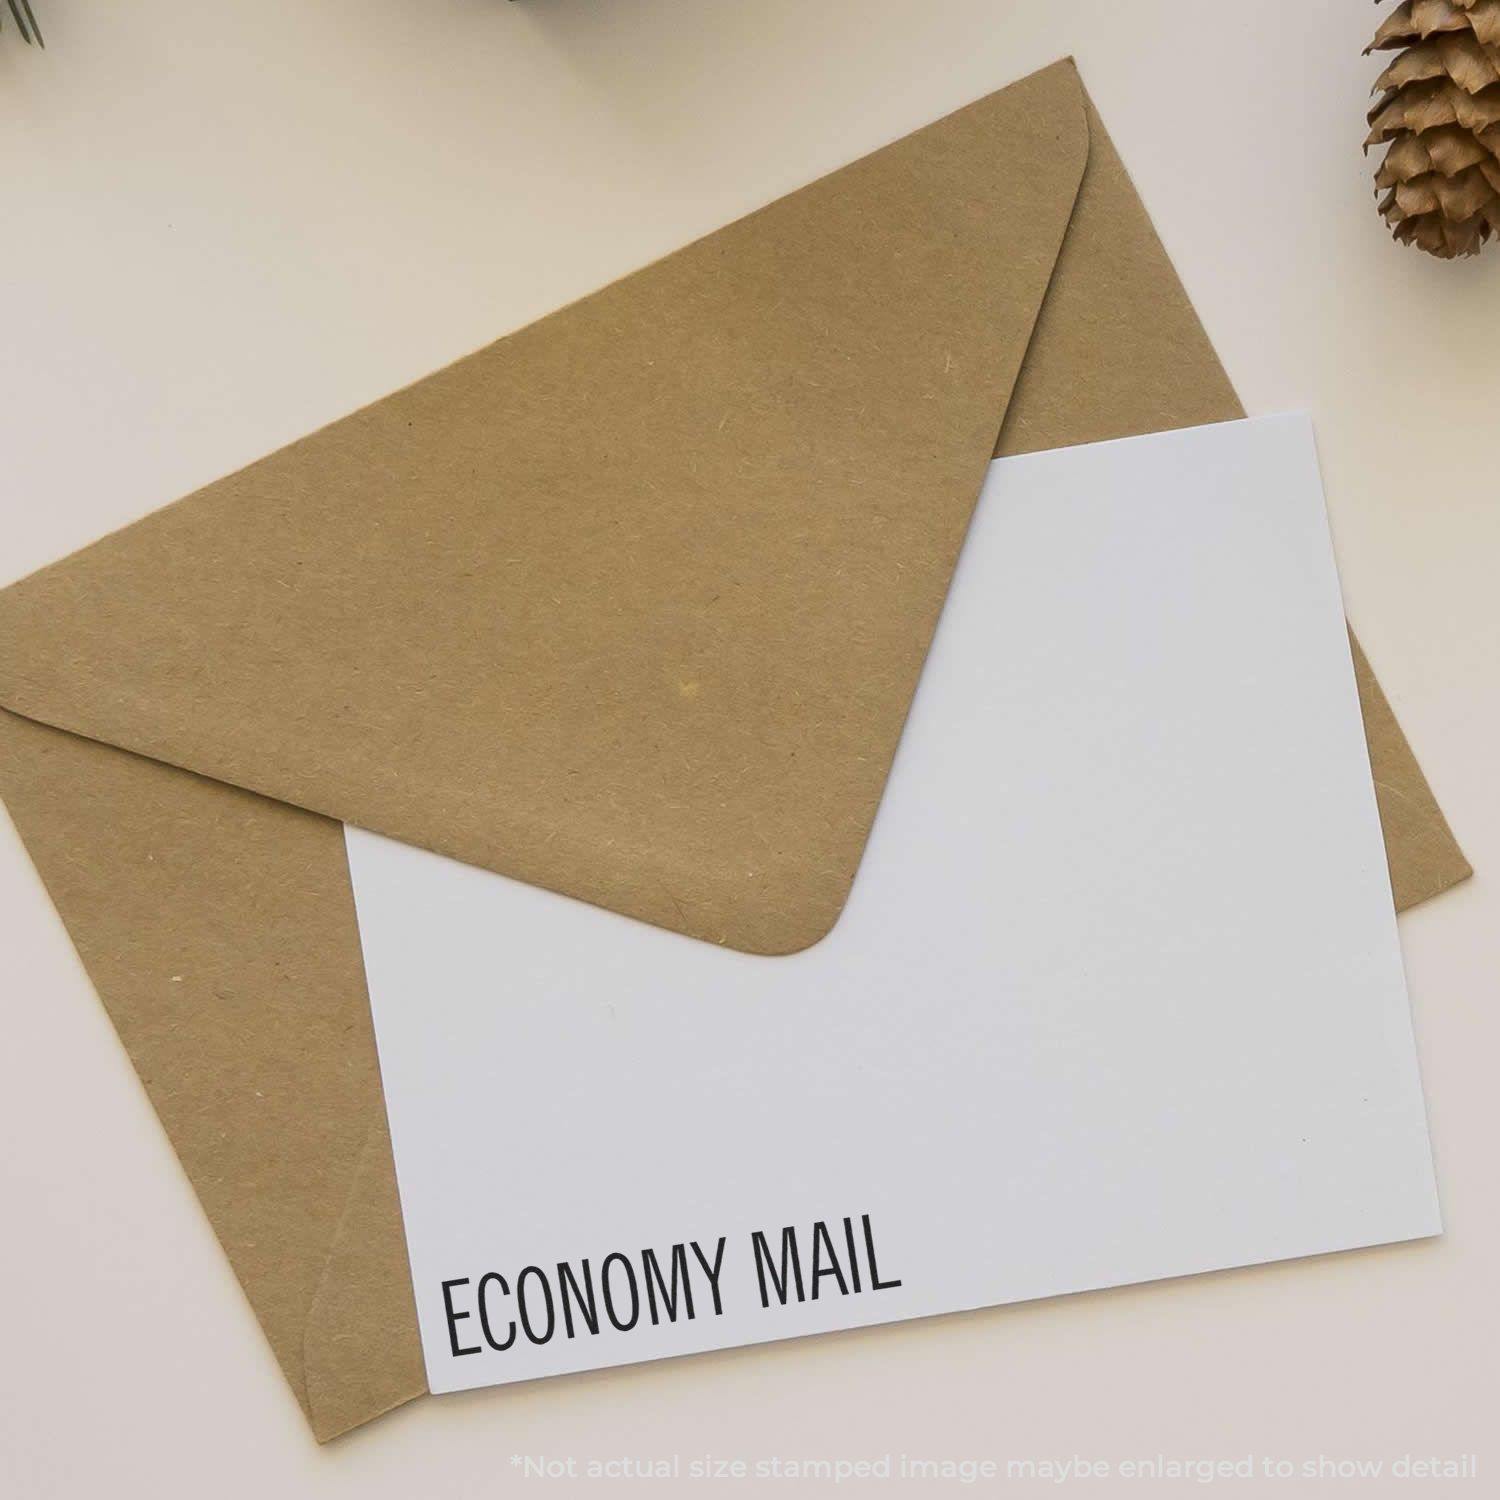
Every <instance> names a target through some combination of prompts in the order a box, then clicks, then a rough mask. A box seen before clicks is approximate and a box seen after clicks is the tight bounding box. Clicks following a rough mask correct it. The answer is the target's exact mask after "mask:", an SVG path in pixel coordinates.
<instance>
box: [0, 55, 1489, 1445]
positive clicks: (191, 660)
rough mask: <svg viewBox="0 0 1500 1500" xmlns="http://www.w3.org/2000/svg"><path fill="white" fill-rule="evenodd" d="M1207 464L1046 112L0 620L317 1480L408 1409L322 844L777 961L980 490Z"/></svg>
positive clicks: (874, 793) (1221, 388) (1421, 802)
mask: <svg viewBox="0 0 1500 1500" xmlns="http://www.w3.org/2000/svg"><path fill="white" fill-rule="evenodd" d="M1240 415H1242V412H1241V408H1240V406H1239V403H1238V401H1237V400H1236V398H1235V395H1234V393H1233V391H1232V389H1231V387H1230V385H1229V382H1228V380H1227V378H1226V376H1225V374H1224V372H1223V370H1222V368H1221V367H1220V365H1219V362H1218V360H1217V358H1216V357H1215V355H1214V352H1213V350H1212V348H1211V346H1210V345H1209V343H1208V341H1207V339H1206V337H1205V335H1204V333H1203V331H1202V328H1201V326H1200V325H1199V323H1198V321H1197V318H1196V316H1195V315H1194V313H1193V311H1192V308H1191V306H1190V305H1189V303H1188V301H1187V298H1186V295H1185V294H1184V292H1183V290H1182V287H1181V285H1180V284H1179V282H1178V280H1177V278H1176V276H1175V274H1174V272H1173V270H1172V267H1171V265H1170V263H1169V261H1168V260H1167V257H1166V255H1165V252H1164V251H1163V249H1162V247H1161V245H1160V242H1159V241H1158V239H1157V238H1156V235H1155V233H1154V231H1153V229H1152V227H1151V224H1150V221H1149V219H1148V218H1147V216H1146V213H1145V210H1144V209H1143V207H1142V206H1141V204H1140V201H1139V199H1138V198H1137V197H1136V195H1135V192H1134V190H1133V188H1132V187H1131V185H1130V181H1129V178H1128V177H1127V175H1126V173H1125V171H1124V168H1123V166H1122V165H1121V163H1120V161H1119V158H1118V157H1117V156H1116V154H1115V152H1114V150H1113V148H1112V146H1111V145H1110V143H1109V140H1108V138H1107V136H1106V135H1105V134H1104V131H1103V129H1102V127H1101V125H1100V124H1099V121H1098V119H1097V116H1095V114H1094V113H1093V111H1092V108H1091V107H1090V106H1089V104H1088V102H1087V100H1086V98H1085V97H1084V95H1083V93H1082V90H1081V86H1080V84H1079V81H1078V78H1077V75H1076V72H1075V71H1074V69H1073V67H1072V65H1071V64H1070V63H1060V64H1056V65H1054V66H1053V67H1051V68H1048V69H1046V70H1044V71H1043V72H1041V73H1039V74H1036V75H1033V76H1032V77H1030V78H1028V79H1025V80H1023V81H1022V82H1021V83H1019V84H1016V85H1014V86H1012V87H1011V88H1008V89H1006V90H1003V91H1002V92H1000V93H998V94H995V95H992V96H990V97H989V98H987V99H984V100H981V101H980V102H979V103H977V104H974V105H971V106H970V107H968V108H967V109H964V110H961V111H959V112H958V113H957V114H954V115H952V116H949V117H948V118H946V119H944V120H941V121H939V122H938V123H937V124H935V125H932V126H929V127H927V128H926V129H924V130H922V131H919V132H917V133H916V134H915V135H912V136H910V137H907V138H906V139H904V140H902V141H899V142H897V143H895V144H894V145H891V146H888V147H886V148H884V149H882V150H880V151H877V152H876V153H875V154H874V155H872V156H870V157H867V158H865V159H863V160H862V161H859V162H857V163H855V164H854V165H852V166H850V167H846V168H844V169H842V170H841V171H839V172H836V173H834V174H832V175H831V176H829V177H827V178H824V179H822V180H820V181H818V182H816V183H813V184H812V185H810V186H809V187H806V188H804V189H801V190H800V191H798V192H796V193H794V194H792V195H791V196H790V197H788V198H785V199H782V200H780V201H778V202H777V203H775V204H772V205H771V206H769V207H768V208H766V209H763V210H761V211H759V212H758V213H755V214H752V215H751V216H750V217H748V218H747V219H744V220H741V221H739V222H738V223H736V224H734V225H731V226H729V227H728V228H726V229H724V230H721V231H719V232H718V233H716V234H714V235H711V236H709V237H708V238H706V239H704V240H702V241H699V242H698V243H696V244H694V245H692V246H689V247H688V248H687V249H686V250H683V251H681V252H679V253H677V254H676V255H674V256H671V257H669V258H667V259H666V260H663V261H661V262H658V263H657V264H655V265H653V266H650V267H648V268H646V269H645V270H644V271H641V272H638V273H636V274H635V275H633V276H630V277H628V278H626V279H625V280H624V281H622V282H619V283H617V284H615V285H614V286H611V287H609V288H606V289H605V290H604V291H602V292H599V293H597V294H595V295H593V296H591V297H588V298H586V299H584V300H583V301H581V302H579V303H577V304H575V305H573V306H571V307H569V308H566V309H564V310H563V311H561V312H559V313H556V314H554V315H552V316H551V317H548V318H546V319H544V320H542V321H541V322H540V323H537V324H535V325H533V326H532V327H529V328H527V329H523V330H522V331H521V332H519V333H516V334H513V335H511V336H509V337H507V338H505V339H502V340H501V341H500V342H498V343H497V344H494V345H491V346H490V347H488V348H486V349H484V350H482V351H480V352H479V353H477V354H475V355H472V356H470V357H469V358H467V359H464V360H462V361H460V362H459V363H458V364H456V365H454V366H452V367H450V368H449V369H446V370H443V371H441V372H439V373H438V374H436V375H433V376H431V377H429V378H427V379H425V380H423V381H421V382H419V383H418V384H416V385H414V386H411V387H409V388H407V389H406V390H404V391H401V392H399V393H397V394H396V395H394V396H391V397H389V398H387V399H386V400H384V401H381V402H378V403H376V404H375V405H373V406H371V407H368V408H366V409H365V410H363V411H360V412H357V413H355V414H354V415H353V416H350V417H348V418H345V419H343V420H341V421H339V422H336V423H334V424H333V425H332V426H330V427H328V428H325V429H324V430H323V431H321V432H318V433H316V434H314V435H312V436H311V437H308V438H305V439H303V440H302V441H300V442H298V443H296V444H294V445H292V446H291V447H290V448H288V449H285V450H284V451H282V452H280V453H277V454H274V455H272V456H271V457H269V458H267V459H264V460H262V461H260V462H258V463H256V464H254V465H252V466H251V467H250V468H248V469H246V470H244V471H242V472H241V473H238V474H235V475H232V476H230V477H229V478H227V479H224V480H221V481H219V482H217V483H215V484H213V485H210V486H209V487H208V488H206V489H204V490H202V491H200V492H199V493H197V494H196V495H193V496H190V497H188V498H187V499H186V500H183V501H181V502H179V503H178V504H177V505H175V506H172V507H169V508H168V509H166V510H164V511H160V512H158V513H156V514H155V515H153V516H150V517H148V518H147V519H146V520H144V521H142V522H139V523H138V524H136V525H135V526H132V527H130V528H128V529H126V530H125V531H122V532H119V533H117V534H115V535H114V536H112V537H109V538H106V539H105V540H104V541H102V542H100V543H98V544H96V545H95V546H93V547H91V548H89V549H86V550H85V551H84V552H82V553H79V554H77V555H76V556H74V557H72V558H69V559H66V560H64V561H63V562H61V563H59V564H57V565H55V566H53V567H51V568H48V569H45V570H43V571H42V572H41V573H38V574H36V575H34V576H33V577H31V578H29V579H26V580H23V581H22V582H21V583H19V584H16V585H14V586H13V587H11V588H10V589H8V590H6V591H4V592H3V593H0V704H3V705H4V710H5V711H0V795H3V798H4V801H5V803H6V806H7V808H8V809H9V811H10V813H11V816H12V817H13V818H14V820H15V823H16V826H17V828H18V830H19V832H20V834H21V837H22V839H23V840H24V841H25V843H26V846H27V848H28V850H29V852H30V854H31V856H32V858H33V859H34V861H35V863H36V865H37V868H38V870H39V871H40V872H41V875H42V877H43V879H44V881H45V882H46V885H47V888H48V890H49V892H50V893H51V896H52V898H53V900H54V902H55V904H56V906H57V908H58V910H59V912H60V913H61V915H62V917H63V919H64V921H65V922H66V924H67V927H68V930H69V932H70V934H71V935H72V938H73V940H74V942H75V945H76V946H77V949H78V951H79V954H80V956H81V958H82V960H83V962H84V964H85V966H86V968H87V970H88V972H89V975H90V977H91V979H92V980H93V982H94V984H95V986H96V988H97V989H98V991H99V993H100V995H101V997H102V998H103V1001H104V1004H105V1006H106V1007H107V1009H108V1010H109V1013H110V1015H111V1017H112V1019H113V1022H114V1024H115V1026H116V1028H117V1029H118V1031H119V1034H120V1036H121V1038H122V1040H123V1041H124V1044H125V1046H126V1048H127V1050H128V1051H129V1054H130V1056H131V1059H132V1061H133V1062H134V1064H135V1066H136V1068H137V1070H138V1072H139V1073H140V1075H141V1078H142V1080H143V1082H144V1084H145V1086H146V1089H147V1091H148V1093H149V1095H150V1098H151V1100H152V1103H153V1105H154V1107H155V1108H156V1110H157V1112H158V1114H159V1115H160V1117H161V1119H162V1121H163V1123H164V1125H165V1127H166V1129H167V1131H168V1133H169V1135H170V1137H171V1139H172V1142H173V1145H174V1147H175V1148H176V1150H177V1153H178V1155H179V1157H180V1158H181V1160H182V1162H183V1164H184V1166H185V1168H186V1170H187V1172H188V1175H189V1177H190V1178H191V1180H192V1182H193V1185H194V1187H195V1189H196V1191H197V1193H198V1195H199V1197H200V1199H201V1201H202V1202H203V1205H204V1207H205V1209H206V1210H207V1213H208V1215H209V1218H210V1220H211V1221H212V1223H213V1226H214V1228H215V1230H216V1232H217V1234H218V1236H219V1238H220V1240H221V1242H222V1243H223V1245H224V1247H225V1249H226V1251H227V1252H228V1255H229V1257H230V1260H231V1261H232V1263H233V1266H234V1269H235V1272H236V1274H237V1275H238V1277H239V1279H240V1281H241V1283H242V1285H243V1286H244V1288H245V1291H246V1293H247V1295H248V1296H249V1298H250V1301H251V1303H252V1305H253V1307H254V1309H255V1312H256V1314H257V1316H258V1317H259V1319H260V1321H261V1323H262V1325H263V1327H264V1328H265V1330H266V1334H267V1337H268V1339H269V1341H270V1343H271V1346H272V1348H273V1350H274V1351H275V1354H276V1357H277V1359H278V1361H279V1362H280V1364H281V1366H282V1369H283V1370H284V1371H285V1374H286V1376H287V1379H288V1381H289V1382H290V1384H291V1386H292V1389H293V1391H294V1392H295V1394H296V1396H297V1399H298V1401H299V1402H300V1403H301V1405H302V1407H303V1409H304V1411H305V1412H306V1414H307V1417H308V1420H309V1422H310V1423H311V1426H312V1428H313V1431H314V1432H315V1434H316V1435H317V1436H318V1437H319V1438H320V1439H326V1438H329V1437H332V1436H335V1435H337V1434H338V1433H341V1432H343V1431H346V1430H348V1429H349V1428H351V1427H355V1426H357V1425H359V1424H360V1423H362V1422H365V1421H368V1420H369V1419H371V1418H372V1417H374V1416H377V1415H378V1414H379V1413H381V1412H382V1411H385V1410H387V1409H389V1408H390V1407H392V1406H395V1405H397V1404H399V1403H401V1402H403V1401H406V1400H409V1399H411V1398H412V1397H415V1396H417V1395H419V1394H421V1393H422V1392H423V1391H424V1390H425V1388H426V1383H425V1378H424V1374H423V1368H422V1360H421V1354H420V1350H419V1347H418V1342H417V1331H416V1318H415V1311H414V1308H413V1305H412V1296H411V1287H410V1280H409V1272H408V1268H407V1263H406V1253H405V1246H404V1241H403V1236H402V1228H401V1219H400V1211H399V1206H398V1202H397V1197H396V1187H395V1178H394V1171H393V1168H392V1164H391V1155H390V1146H389V1140H388V1137H387V1134H386V1123H385V1112H384V1106H383V1102H382V1098H381V1092H380V1082H379V1074H378V1069H377V1065H376V1057H375V1048H374V1041H373V1036H372V1032H371V1027H370V1017H369V1007H368V1001H367V997H366V993H365V985H364V977H363V970H362V965H361V959H360V950H359V943H358V934H357V929H356V923H355V917H354V909H353V901H352V896H351V892H350V887H349V878H348V870H347V866H346V863H345V855H344V846H343V840H342V835H341V830H340V828H339V825H338V822H337V821H334V820H337V819H343V820H347V821H349V822H352V823H356V824H359V825H361V826H364V827H368V828H373V829H376V830H378V831H380V832H383V833H386V834H390V835H392V836H394V837H397V838H400V839H403V840H405V841H407V842H409V843H413V844H418V845H423V846H425V847H428V848H431V849H435V850H438V851H439V852H442V853H446V854H449V855H453V856H456V857H458V858H460V859H464V860H467V861H470V862H472V863H477V864H481V865H485V866H488V867H490V868H492V869H495V870H498V871H501V872H502V873H505V874H508V875H511V876H514V877H517V878H520V879H524V880H528V881H532V882H534V883H537V884H540V885H544V886H548V887H550V888H552V889H555V890H559V891H563V892H565V893H567V894H569V895H572V896H576V897H579V898H581V899H583V900H587V901H591V902H595V903H598V904H600V905H603V906H607V907H611V908H613V909H615V910H618V911H621V912H624V913H627V914H629V915H631V916H634V917H638V918H641V919H643V920H647V921H651V922H655V923H658V924H660V925H662V926H665V927H669V928H673V929H676V930H678V931H681V932H684V933H687V934H689V935H691V936H693V937H697V938H702V939H706V940H709V941H713V942H718V943H726V944H730V945H733V946H735V947H739V948H742V949H746V950H748V951H752V952H758V953H766V954H775V953H784V952H790V951H794V950H796V949H798V948H800V947H803V946H806V945H807V944H809V943H811V942H813V941H816V940H817V939H818V938H819V937H820V936H822V935H823V934H824V933H825V932H826V931H827V930H828V928H829V927H830V926H831V925H832V923H833V922H834V921H835V920H836V919H837V916H838V913H839V911H840V909H841V907H842V904H843V902H844V899H845V897H846V895H847V892H848V888H849V885H850V883H851V881H852V879H853V877H854V872H855V869H856V867H857V865H858V861H859V857H860V853H861V851H862V849H863V846H864V842H865V838H866V835H867V833H868V831H869V826H870V823H871V821H872V819H873V816H874V813H875V809H876V805H877V803H878V801H879V797H880V794H881V790H882V787H883V785H884V782H885V778H886V773H887V770H888V768H889V766H890V763H891V760H892V757H893V755H894V752H895V747H896V742H897V739H898V738H899V735H900V731H901V727H902V723H903V721H904V718H905V715H906V712H907V708H908V705H909V703H910V700H911V696H912V693H913V691H914V688H915V684H916V678H917V674H918V672H919V670H920V667H921V663H922V660H923V657H924V655H925V652H926V649H927V645H928V642H929V640H930V638H931V635H932V632H933V629H934V627H935V624H936V619H937V614H938V611H939V609H940V607H941V604H942V600H943V597H944V594H945V592H946V590H947V587H948V582H949V577H950V573H951V570H952V566H953V563H954V560H955V558H956V556H957V553H958V549H959V547H960V545H961V543H962V540H963V535H964V532H965V529H966V527H967V523H968V519H969V515H970V511H971V509H972V507H973V505H974V502H975V500H976V498H977V496H978V493H979V488H980V485H981V482H982V479H983V476H984V471H985V466H986V464H987V463H988V461H989V459H990V457H991V456H992V454H993V453H994V452H995V451H999V452H1001V453H1012V452H1023V451H1027V450H1031V449H1038V448H1049V447H1058V446H1065V445H1068V444H1072V443H1079V442H1089V441H1094V440H1097V439H1103V438H1110V437H1118V436H1122V435H1127V434H1130V433H1135V432H1149V431H1159V430H1164V429H1167V428H1172V427H1181V426H1189V425H1193V424H1196V423H1202V422H1211V421H1218V420H1226V419H1231V418H1235V417H1238V416H1240ZM1002 424H1003V425H1002ZM997 433H998V434H999V438H998V445H997ZM1267 607H1268V608H1274V601H1268V602H1267ZM1356 665H1357V669H1358V673H1359V679H1360V688H1361V694H1362V701H1363V706H1364V712H1365V719H1366V727H1367V731H1368V737H1369V742H1370V751H1371V760H1372V764H1373V766H1374V769H1375V777H1376V783H1377V790H1378V792H1379V796H1380V807H1381V815H1382V820H1383V823H1384V827H1385V833H1386V842H1387V849H1388V853H1389V857H1390V865H1391V872H1392V877H1393V884H1394V888H1395V893H1396V899H1397V904H1398V905H1399V906H1402V907H1405V906H1409V905H1411V904H1413V903H1415V902H1417V901H1420V900H1423V899H1425V898H1426V897H1428V896H1430V895H1432V894H1435V893H1436V892H1438V891H1440V890H1443V889H1445V888H1446V887H1447V886H1449V885H1452V884H1454V883H1455V882H1457V881H1459V880H1461V879H1463V878H1464V877H1465V876H1466V875H1467V874H1468V873H1469V868H1468V866H1467V864H1466V863H1465V861H1464V859H1463V856H1462V855H1461V853H1460V852H1459V850H1458V848H1457V846H1456V844H1455V843H1454V841H1453V839H1452V836H1451V835H1450V833H1449V832H1448V829H1447V827H1446V824H1445V823H1444V821H1443V818H1442V814H1441V813H1440V811H1439V810H1438V808H1437V806H1436V803H1435V802H1434V800H1433V798H1432V795H1431V793H1430V791H1429V790H1428V787H1427V784H1426V782H1425V780H1424V779H1423V777H1422V774H1421V771H1420V770H1419V768H1418V766H1417V764H1416V762H1415V760H1414V759H1413V757H1412V754H1411V751H1410V749H1409V748H1408V746H1407V744H1406V741H1405V739H1404V737H1403V735H1402V733H1401V730H1400V728H1399V726H1398V725H1397V723H1396V721H1395V719H1394V717H1393V716H1392V714H1391V712H1390V710H1389V707H1388V706H1387V705H1386V703H1385V700H1384V698H1383V697H1382V695H1381V694H1380V690H1379V688H1378V686H1377V685H1376V683H1375V680H1374V678H1373V676H1372V675H1371V673H1370V671H1369V669H1368V666H1367V665H1366V664H1365V663H1364V660H1363V657H1362V656H1360V655H1359V654H1358V652H1357V650H1356Z"/></svg>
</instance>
